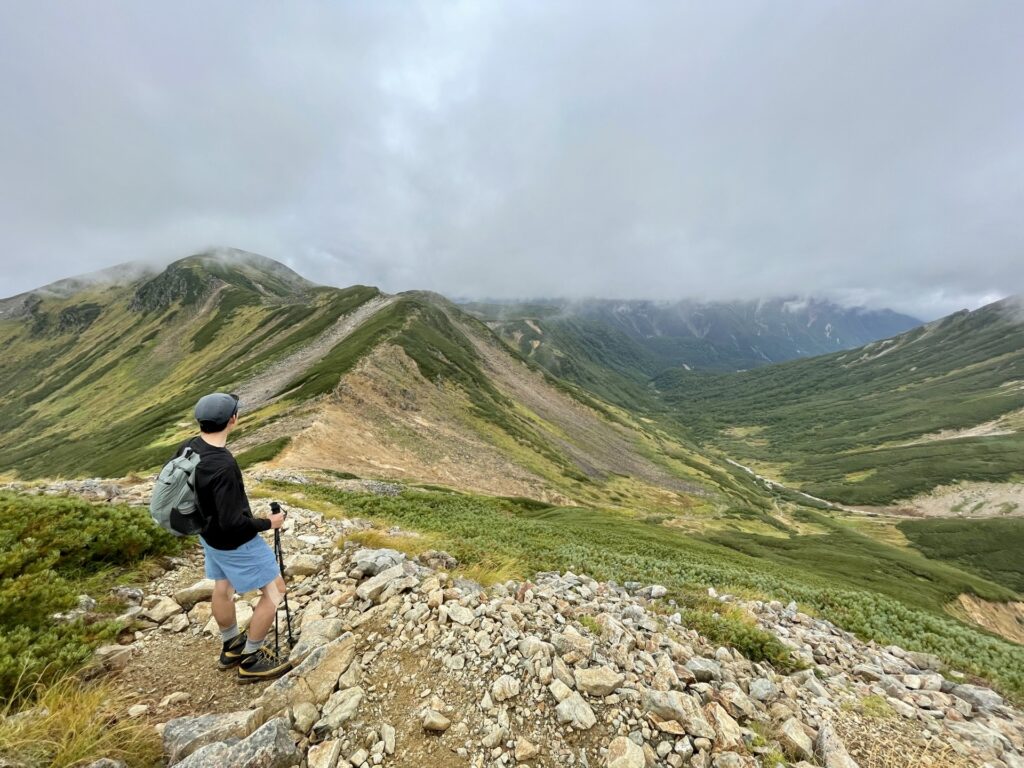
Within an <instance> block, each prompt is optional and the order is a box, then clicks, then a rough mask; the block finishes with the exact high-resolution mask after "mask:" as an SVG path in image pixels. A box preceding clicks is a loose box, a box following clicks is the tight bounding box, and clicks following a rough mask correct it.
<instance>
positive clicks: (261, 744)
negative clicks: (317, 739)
mask: <svg viewBox="0 0 1024 768" xmlns="http://www.w3.org/2000/svg"><path fill="white" fill-rule="evenodd" d="M301 760H302V752H301V751H300V750H299V749H298V747H296V746H295V742H294V741H292V737H291V733H290V732H289V730H288V721H287V720H285V719H284V718H277V719H275V720H271V721H269V722H268V723H266V724H264V725H262V726H261V727H259V728H258V729H256V731H255V732H253V733H252V735H250V736H248V737H246V738H243V739H242V740H241V741H238V742H235V743H230V744H229V743H226V742H217V743H214V744H210V745H209V746H205V747H203V748H202V749H200V750H198V751H196V752H194V753H193V754H192V755H191V756H189V757H187V758H186V759H185V760H183V761H182V762H180V763H178V768H226V766H235V765H237V766H245V768H291V766H293V765H297V764H298V763H299V762H300V761H301Z"/></svg>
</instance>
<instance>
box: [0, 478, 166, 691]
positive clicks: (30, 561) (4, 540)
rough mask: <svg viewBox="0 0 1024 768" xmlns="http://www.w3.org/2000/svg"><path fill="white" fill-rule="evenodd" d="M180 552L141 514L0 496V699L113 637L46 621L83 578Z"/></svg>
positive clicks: (102, 626) (102, 629)
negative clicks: (22, 681) (25, 679)
mask: <svg viewBox="0 0 1024 768" xmlns="http://www.w3.org/2000/svg"><path fill="white" fill-rule="evenodd" d="M180 546H181V544H180V540H178V539H176V538H175V537H174V536H172V535H171V534H169V533H167V532H166V531H164V530H163V529H161V528H159V527H158V526H157V525H155V524H154V523H153V521H152V520H151V519H150V517H149V514H148V512H147V511H146V510H144V509H139V508H136V507H128V506H125V505H120V504H116V505H115V504H97V505H94V504H90V503H88V502H85V501H82V500H80V499H73V498H63V497H42V496H22V495H16V494H11V493H0V700H4V699H6V698H8V697H10V696H12V695H13V691H14V690H15V685H16V683H17V681H18V679H19V678H20V677H22V676H27V677H28V678H29V679H36V678H40V679H42V680H44V681H45V680H46V679H50V678H51V677H53V676H56V675H58V674H59V673H60V672H62V671H64V670H67V669H70V668H73V667H75V666H77V665H79V664H81V662H83V661H84V660H85V659H87V658H88V657H89V655H90V653H91V652H92V648H93V647H94V646H95V645H97V644H98V643H100V642H102V641H104V640H107V639H109V638H110V637H112V636H113V633H114V631H115V627H114V626H113V624H111V623H110V622H103V621H101V622H97V623H93V624H84V623H82V622H80V621H77V622H71V623H56V622H55V621H54V620H53V619H51V616H52V614H54V613H57V612H61V611H67V610H68V609H70V608H73V607H74V606H75V604H76V602H77V596H78V594H79V593H80V592H81V591H82V590H83V587H84V584H85V582H86V581H87V580H89V581H92V582H93V583H95V577H96V575H97V574H99V573H104V572H106V573H111V572H112V569H116V568H118V567H124V566H129V565H132V564H134V563H136V562H138V561H139V560H140V559H141V558H143V557H145V556H147V555H152V554H166V553H171V552H176V551H178V550H179V548H180Z"/></svg>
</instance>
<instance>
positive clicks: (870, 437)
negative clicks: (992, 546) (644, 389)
mask: <svg viewBox="0 0 1024 768" xmlns="http://www.w3.org/2000/svg"><path fill="white" fill-rule="evenodd" d="M1021 306H1022V301H1021V298H1019V297H1018V298H1012V299H1006V300H1004V301H1000V302H996V303H994V304H990V305H989V306H986V307H983V308H981V309H978V310H976V311H974V312H968V311H962V312H957V313H955V314H953V315H950V316H948V317H945V318H943V319H941V320H936V321H935V322H932V323H929V324H927V325H925V326H922V327H920V328H916V329H914V330H912V331H909V332H907V333H904V334H901V335H899V336H896V337H895V338H892V339H886V340H883V341H877V342H873V343H871V344H867V345H865V346H863V347H860V348H858V349H853V350H849V351H845V352H840V353H836V354H832V355H826V356H822V357H816V358H812V359H810V360H799V361H794V362H790V363H786V364H783V365H775V366H769V367H766V368H760V369H757V370H752V371H747V372H743V373H733V374H709V373H700V372H695V371H688V370H685V369H678V368H677V369H675V370H673V371H668V372H664V373H662V374H661V375H659V376H658V377H656V378H655V379H654V384H655V386H656V387H657V389H658V390H659V393H660V396H661V398H662V399H663V400H664V401H666V402H667V403H668V404H669V405H670V406H671V407H672V408H673V409H674V411H675V417H676V418H677V420H678V421H680V422H681V423H684V424H686V425H688V428H689V429H690V430H691V432H692V433H693V434H694V435H695V436H696V437H698V438H699V439H701V440H704V441H708V442H712V443H714V444H716V445H718V446H719V447H720V448H721V449H722V450H723V451H726V452H727V453H728V454H729V455H731V456H735V457H737V458H739V459H741V460H745V461H748V462H750V463H755V464H756V465H758V466H762V467H765V468H767V469H768V470H770V471H771V473H772V474H773V476H775V477H777V478H780V479H783V480H785V481H786V482H789V483H793V484H799V485H800V486H801V487H802V488H803V489H804V490H806V491H808V492H810V493H812V494H814V495H818V496H823V497H825V498H829V499H834V500H840V501H846V502H850V503H882V502H891V501H894V500H897V499H904V498H907V497H909V496H912V495H914V494H915V493H919V492H922V491H927V490H929V489H931V488H934V487H935V486H937V485H940V484H943V483H951V482H954V481H957V480H991V481H1006V480H1013V479H1014V478H1017V479H1020V478H1022V477H1024V431H1022V430H1024V312H1022V311H1021ZM1006 511H1007V512H1012V511H1014V510H1012V509H1010V510H1006Z"/></svg>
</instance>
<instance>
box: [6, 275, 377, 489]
mask: <svg viewBox="0 0 1024 768" xmlns="http://www.w3.org/2000/svg"><path fill="white" fill-rule="evenodd" d="M168 273H170V274H171V275H172V277H174V278H175V279H174V280H168V279H167V278H166V275H167V274H168ZM153 284H156V286H155V288H150V286H152V285H153ZM218 286H219V288H218ZM294 287H295V286H293V285H290V284H288V283H286V282H283V281H281V280H279V279H277V277H276V276H275V275H274V274H267V273H266V272H264V271H261V270H255V269H251V268H246V267H244V266H243V267H238V266H236V267H234V268H231V269H228V268H227V267H225V266H224V265H221V264H216V263H214V264H210V263H207V262H204V261H202V260H197V259H195V258H193V259H189V260H184V261H182V262H178V263H177V265H172V268H170V269H169V270H168V272H167V273H163V274H162V275H161V276H160V277H158V278H157V279H155V280H152V281H149V282H147V283H146V284H145V285H143V286H142V287H140V288H138V290H135V289H134V288H128V289H125V288H106V289H103V288H101V289H94V290H92V291H87V292H85V293H84V294H83V293H79V294H77V295H75V296H73V297H71V298H67V299H45V300H44V301H43V303H42V304H41V306H40V309H39V312H38V313H37V315H38V317H39V318H43V319H42V320H40V319H38V318H37V319H31V318H30V319H21V320H7V321H3V322H0V349H3V350H4V352H5V363H7V365H6V366H5V372H4V376H3V378H2V379H0V398H2V402H3V406H0V424H2V425H3V427H4V429H3V431H2V433H0V472H17V473H18V474H19V475H20V476H23V477H38V476H53V475H65V476H67V475H71V476H74V475H85V474H92V475H107V476H111V475H122V474H126V473H127V472H130V471H133V470H139V469H146V468H150V467H152V466H154V465H156V464H158V463H160V462H162V461H163V460H164V459H165V458H166V455H167V454H168V451H169V450H171V448H172V446H173V445H174V444H175V441H176V440H177V439H178V438H179V437H180V436H181V428H180V427H178V426H176V425H177V424H179V423H184V424H187V425H189V427H190V425H191V414H190V411H191V407H192V406H193V405H194V403H195V401H196V399H197V398H198V397H199V396H201V395H202V394H204V393H205V392H208V391H210V390H211V389H229V388H230V387H231V386H232V385H233V384H235V383H238V382H240V381H242V380H244V379H246V378H248V377H251V376H253V375H258V373H259V371H260V370H262V368H263V367H264V366H267V365H269V364H272V362H273V361H274V360H275V359H277V358H279V357H281V356H283V355H285V354H287V353H288V352H289V351H291V350H293V349H295V348H297V347H299V346H301V345H302V344H304V343H307V342H308V341H310V340H312V339H313V338H315V336H316V335H317V334H319V333H320V332H321V331H323V330H324V329H326V328H327V327H329V326H330V325H331V324H332V323H334V321H335V320H336V319H337V317H338V316H339V315H340V314H344V313H346V312H349V311H351V310H352V309H355V308H356V307H357V306H359V305H360V304H362V303H363V302H365V301H367V300H369V299H370V298H372V297H373V296H376V295H377V294H378V292H377V290H376V289H374V288H366V287H363V286H355V287H352V288H348V289H344V290H338V289H332V288H306V287H305V286H299V287H300V288H301V292H299V293H296V292H294V290H293V288H294ZM133 303H134V305H135V306H133ZM140 303H141V306H139V305H140ZM92 304H94V305H97V306H99V307H101V311H100V312H98V313H96V314H95V316H93V317H92V322H91V323H90V324H88V325H87V326H85V327H81V328H77V329H73V330H65V331H60V330H59V328H60V324H59V320H58V319H59V318H60V317H62V316H65V315H66V314H67V312H68V310H74V309H75V308H76V307H80V306H82V305H92ZM225 361H227V362H225Z"/></svg>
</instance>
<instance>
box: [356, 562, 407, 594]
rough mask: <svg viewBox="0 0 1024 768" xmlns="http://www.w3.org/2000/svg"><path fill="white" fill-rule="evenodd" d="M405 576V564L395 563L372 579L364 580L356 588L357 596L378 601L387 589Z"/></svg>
mask: <svg viewBox="0 0 1024 768" xmlns="http://www.w3.org/2000/svg"><path fill="white" fill-rule="evenodd" d="M404 576H405V566H404V564H399V565H395V566H393V567H391V568H388V569H387V570H385V571H381V572H380V573H378V574H377V575H376V576H374V577H373V578H371V579H368V580H366V581H364V582H363V583H362V584H360V585H359V586H358V587H357V588H356V597H358V598H359V599H360V600H372V601H373V602H377V599H378V598H379V597H380V596H381V594H382V593H383V592H384V590H385V589H387V588H388V586H389V585H390V584H391V583H392V582H394V581H398V580H399V579H401V578H403V577H404Z"/></svg>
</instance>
